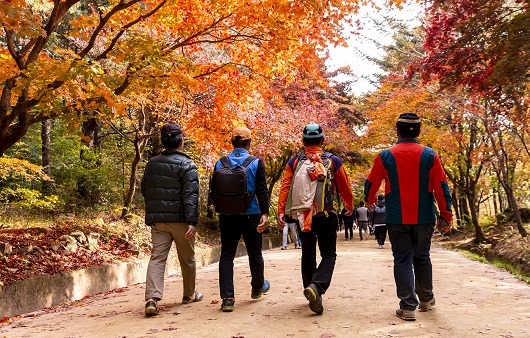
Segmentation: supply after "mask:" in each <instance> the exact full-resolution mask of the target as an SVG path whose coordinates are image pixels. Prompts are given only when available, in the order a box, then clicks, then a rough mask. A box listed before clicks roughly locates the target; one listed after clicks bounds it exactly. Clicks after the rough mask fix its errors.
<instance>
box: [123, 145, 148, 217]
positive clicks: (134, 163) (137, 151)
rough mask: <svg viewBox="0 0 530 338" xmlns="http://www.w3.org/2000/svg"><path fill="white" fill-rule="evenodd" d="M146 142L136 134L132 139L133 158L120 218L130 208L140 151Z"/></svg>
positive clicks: (140, 155)
mask: <svg viewBox="0 0 530 338" xmlns="http://www.w3.org/2000/svg"><path fill="white" fill-rule="evenodd" d="M146 143H147V139H146V138H140V137H138V136H136V137H135V139H134V159H133V161H132V163H131V175H130V176H129V189H128V190H127V195H126V196H125V201H124V202H123V209H122V211H121V218H124V217H125V216H126V215H127V214H128V213H129V210H130V206H131V204H132V201H133V199H134V194H135V193H136V174H137V172H138V163H140V161H141V160H142V153H143V151H144V148H145V145H146Z"/></svg>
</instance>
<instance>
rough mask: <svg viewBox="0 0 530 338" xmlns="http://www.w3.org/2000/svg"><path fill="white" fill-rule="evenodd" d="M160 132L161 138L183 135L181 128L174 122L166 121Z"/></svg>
mask: <svg viewBox="0 0 530 338" xmlns="http://www.w3.org/2000/svg"><path fill="white" fill-rule="evenodd" d="M160 134H161V136H162V137H163V138H173V137H177V136H181V135H183V134H184V133H183V131H182V128H181V127H180V126H179V125H178V124H176V123H166V124H165V125H164V126H163V127H162V130H161V131H160Z"/></svg>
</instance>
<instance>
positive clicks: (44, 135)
mask: <svg viewBox="0 0 530 338" xmlns="http://www.w3.org/2000/svg"><path fill="white" fill-rule="evenodd" d="M51 125H52V123H51V120H50V119H47V120H44V121H42V125H41V134H40V135H41V142H42V148H41V152H42V168H43V171H44V173H45V174H46V175H48V176H49V177H50V178H51V177H52V169H51V162H52V159H51V146H50V143H51V142H50V132H51ZM51 187H52V184H51V181H43V182H42V192H43V193H44V194H45V195H46V194H49V193H50V191H51Z"/></svg>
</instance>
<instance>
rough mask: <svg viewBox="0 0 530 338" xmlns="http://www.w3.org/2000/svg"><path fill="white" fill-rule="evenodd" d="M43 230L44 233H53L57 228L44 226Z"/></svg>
mask: <svg viewBox="0 0 530 338" xmlns="http://www.w3.org/2000/svg"><path fill="white" fill-rule="evenodd" d="M42 230H44V233H46V235H51V234H53V233H54V232H55V230H53V229H51V228H43V229H42Z"/></svg>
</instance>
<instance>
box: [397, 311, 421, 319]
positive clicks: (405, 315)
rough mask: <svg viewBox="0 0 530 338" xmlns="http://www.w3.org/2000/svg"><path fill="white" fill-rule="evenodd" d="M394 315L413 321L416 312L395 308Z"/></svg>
mask: <svg viewBox="0 0 530 338" xmlns="http://www.w3.org/2000/svg"><path fill="white" fill-rule="evenodd" d="M396 316H398V317H399V318H401V319H403V320H408V321H413V320H416V314H415V313H414V310H405V309H397V310H396Z"/></svg>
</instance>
